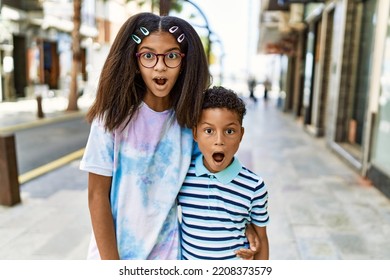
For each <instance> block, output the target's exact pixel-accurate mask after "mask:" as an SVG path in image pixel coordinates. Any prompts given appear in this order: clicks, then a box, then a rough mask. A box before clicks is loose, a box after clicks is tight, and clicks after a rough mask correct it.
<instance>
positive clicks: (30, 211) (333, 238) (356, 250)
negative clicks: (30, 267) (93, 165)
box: [0, 100, 390, 260]
mask: <svg viewBox="0 0 390 280" xmlns="http://www.w3.org/2000/svg"><path fill="white" fill-rule="evenodd" d="M244 126H245V128H246V130H245V135H244V140H243V142H242V145H241V148H240V151H239V157H240V158H241V160H242V161H243V162H244V163H245V164H246V165H247V166H248V167H249V168H251V169H252V170H253V171H254V172H256V173H258V174H259V175H261V176H262V177H263V178H264V180H265V182H266V183H267V185H268V187H269V195H270V201H269V212H270V216H271V221H270V225H269V227H268V236H269V241H270V258H271V259H274V260H300V259H304V260H315V259H321V260H327V259H335V260H341V259H348V260H355V259H378V260H379V259H387V260H389V259H390V242H389V239H388V237H389V236H390V200H389V199H388V198H386V197H385V196H384V195H382V194H381V193H380V192H379V191H378V190H377V189H376V188H375V187H373V186H371V185H370V184H369V182H366V181H365V180H363V179H362V178H361V177H360V176H358V174H357V173H356V172H355V171H354V170H352V169H351V168H350V167H349V166H348V165H347V164H346V163H345V162H344V161H342V160H340V159H339V158H338V157H337V156H336V155H335V154H333V153H331V152H330V151H329V149H327V148H326V146H325V143H324V139H321V138H320V139H318V138H313V137H311V136H309V135H308V134H307V133H305V132H304V130H303V129H302V125H301V124H300V123H298V122H297V121H296V120H295V119H294V118H293V117H292V116H291V115H289V114H285V113H282V112H280V111H278V110H277V109H276V106H275V103H274V100H269V103H268V104H263V103H262V100H259V103H258V104H257V105H255V104H252V103H250V101H248V113H247V115H246V116H245V120H244ZM78 164H79V162H78V161H77V160H76V161H74V162H72V163H71V164H68V165H66V166H64V167H62V168H59V169H57V170H55V171H52V172H50V173H48V174H45V175H43V176H41V177H39V178H37V179H34V180H32V181H29V182H27V183H25V184H23V185H22V186H21V195H22V203H21V204H20V205H17V206H14V207H11V208H8V207H2V206H0V259H84V258H85V255H86V250H87V245H88V240H89V233H90V221H89V216H88V209H87V190H86V187H87V174H85V173H83V172H81V171H79V170H78Z"/></svg>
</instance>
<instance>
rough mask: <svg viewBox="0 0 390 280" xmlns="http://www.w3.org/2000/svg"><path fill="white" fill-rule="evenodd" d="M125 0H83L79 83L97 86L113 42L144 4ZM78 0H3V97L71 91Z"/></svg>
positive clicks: (0, 51)
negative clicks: (74, 19) (126, 21)
mask: <svg viewBox="0 0 390 280" xmlns="http://www.w3.org/2000/svg"><path fill="white" fill-rule="evenodd" d="M126 2H127V1H125V0H97V1H96V0H83V1H82V8H81V20H82V24H81V29H80V33H81V37H82V39H81V40H82V41H81V46H82V63H81V69H80V73H81V74H80V77H79V88H81V89H83V90H84V91H87V92H88V91H90V92H93V91H94V90H95V88H96V84H97V80H98V75H99V73H100V69H101V67H102V65H103V62H104V60H105V57H106V55H107V53H108V49H109V46H110V43H111V42H112V41H113V40H114V37H115V35H116V33H117V31H118V29H119V28H120V26H121V25H122V24H123V22H124V21H125V20H126V19H127V18H128V17H129V16H130V15H131V14H133V13H136V12H138V11H139V10H140V8H139V7H138V6H137V5H136V4H135V3H133V4H127V3H126ZM72 17H73V0H0V31H1V32H0V72H1V80H0V83H1V84H0V102H1V101H6V100H15V99H17V98H23V97H33V95H34V94H35V93H36V90H37V88H38V87H39V88H40V89H45V93H46V94H62V95H67V94H68V90H69V83H70V72H71V63H72V49H71V47H72V37H71V31H72V29H73V21H72Z"/></svg>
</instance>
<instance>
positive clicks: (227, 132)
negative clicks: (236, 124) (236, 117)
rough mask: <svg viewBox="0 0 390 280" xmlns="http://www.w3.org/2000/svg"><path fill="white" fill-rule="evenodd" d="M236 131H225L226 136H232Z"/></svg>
mask: <svg viewBox="0 0 390 280" xmlns="http://www.w3.org/2000/svg"><path fill="white" fill-rule="evenodd" d="M235 132H236V131H235V130H234V129H231V128H229V129H227V130H226V134H228V135H232V134H234V133H235Z"/></svg>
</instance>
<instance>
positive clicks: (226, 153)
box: [192, 108, 244, 173]
mask: <svg viewBox="0 0 390 280" xmlns="http://www.w3.org/2000/svg"><path fill="white" fill-rule="evenodd" d="M192 132H193V135H194V139H195V141H196V142H198V146H199V149H200V151H201V152H202V154H203V164H204V165H205V167H206V168H207V169H208V170H209V171H210V172H213V173H217V172H219V171H222V170H223V169H225V168H226V167H228V166H229V165H230V163H231V162H232V159H233V157H234V155H235V153H236V152H237V150H238V147H239V146H240V142H241V139H242V136H243V135H244V128H243V127H242V126H241V124H240V121H239V119H238V115H237V113H235V112H233V111H230V110H228V109H226V108H210V109H204V110H203V111H202V114H201V117H200V121H199V122H198V124H197V125H196V126H195V127H194V128H193V130H192Z"/></svg>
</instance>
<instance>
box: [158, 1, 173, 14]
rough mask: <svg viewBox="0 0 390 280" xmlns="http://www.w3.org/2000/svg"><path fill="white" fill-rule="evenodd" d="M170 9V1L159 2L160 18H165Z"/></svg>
mask: <svg viewBox="0 0 390 280" xmlns="http://www.w3.org/2000/svg"><path fill="white" fill-rule="evenodd" d="M170 9H171V0H160V16H167V15H168V14H169V10H170Z"/></svg>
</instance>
